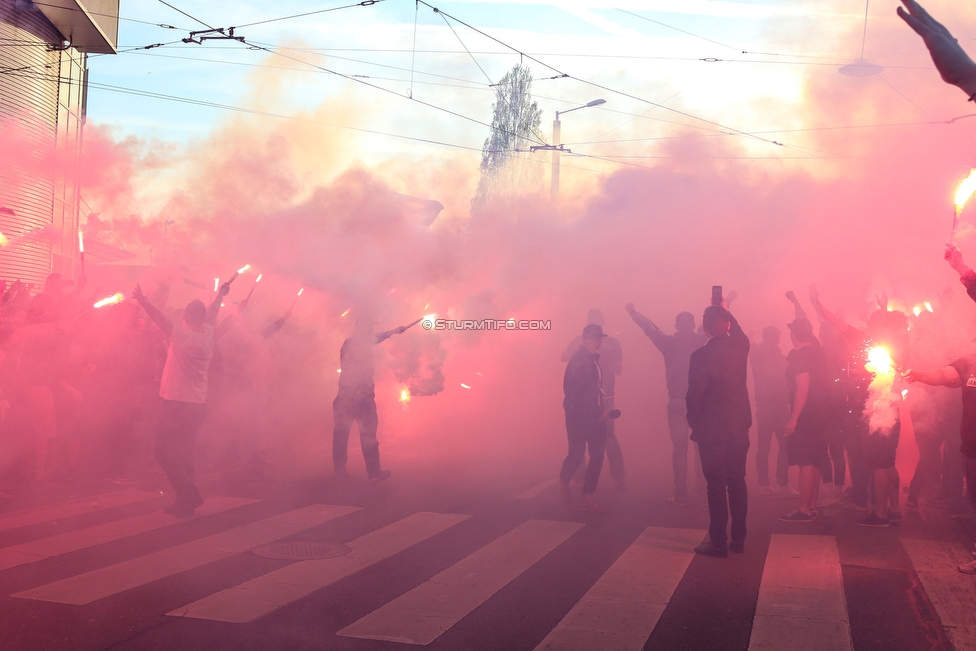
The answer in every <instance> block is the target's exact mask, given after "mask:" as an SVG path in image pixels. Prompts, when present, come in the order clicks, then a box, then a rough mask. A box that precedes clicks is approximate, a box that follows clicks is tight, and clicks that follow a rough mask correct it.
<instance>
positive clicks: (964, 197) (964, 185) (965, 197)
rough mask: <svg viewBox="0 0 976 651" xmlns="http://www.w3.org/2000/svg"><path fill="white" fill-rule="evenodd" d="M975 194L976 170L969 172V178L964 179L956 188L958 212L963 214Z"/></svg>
mask: <svg viewBox="0 0 976 651" xmlns="http://www.w3.org/2000/svg"><path fill="white" fill-rule="evenodd" d="M974 192H976V170H969V176H967V177H966V178H964V179H963V180H962V182H961V183H959V187H958V188H956V212H962V209H963V207H964V206H965V205H966V202H967V201H969V198H970V197H971V196H973V193H974Z"/></svg>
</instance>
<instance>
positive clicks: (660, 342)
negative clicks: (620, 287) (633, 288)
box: [624, 303, 671, 351]
mask: <svg viewBox="0 0 976 651" xmlns="http://www.w3.org/2000/svg"><path fill="white" fill-rule="evenodd" d="M624 309H626V310H627V314H629V315H630V318H631V319H633V320H634V323H636V324H637V327H639V328H640V329H641V330H643V331H644V334H645V335H647V337H648V339H650V340H651V341H652V342H654V345H655V346H657V348H658V350H661V351H663V350H664V349H665V348H666V347H667V346H668V342H670V341H671V338H670V337H669V336H667V335H666V334H664V333H663V332H661V329H660V328H658V327H657V326H656V325H654V322H653V321H651V320H650V319H648V318H647V317H646V316H644V315H643V314H641V313H640V312H638V311H637V310H635V309H634V304H633V303H627V305H626V306H625V308H624Z"/></svg>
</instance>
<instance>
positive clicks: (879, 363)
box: [864, 346, 895, 375]
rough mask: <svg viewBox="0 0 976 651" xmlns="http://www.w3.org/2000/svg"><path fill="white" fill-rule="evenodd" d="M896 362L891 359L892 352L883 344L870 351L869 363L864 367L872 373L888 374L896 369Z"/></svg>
mask: <svg viewBox="0 0 976 651" xmlns="http://www.w3.org/2000/svg"><path fill="white" fill-rule="evenodd" d="M894 367H895V364H894V362H893V361H892V359H891V353H889V352H888V351H887V349H885V348H884V347H882V346H875V347H874V348H872V349H871V350H869V351H868V363H867V364H865V365H864V368H865V369H866V370H867V371H868V372H870V373H878V374H881V375H888V374H890V373H891V372H892V371H893V370H894Z"/></svg>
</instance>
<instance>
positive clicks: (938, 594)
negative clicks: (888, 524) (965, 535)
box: [901, 538, 976, 651]
mask: <svg viewBox="0 0 976 651" xmlns="http://www.w3.org/2000/svg"><path fill="white" fill-rule="evenodd" d="M901 543H902V545H903V546H904V547H905V550H906V551H907V552H908V556H909V557H910V558H911V559H912V565H913V566H915V573H916V574H918V578H919V580H920V581H921V582H922V587H924V588H925V593H926V594H927V595H928V597H929V600H931V601H932V605H933V606H935V611H936V612H937V613H939V619H940V620H942V627H943V629H944V630H945V632H946V635H948V636H949V639H950V640H951V641H952V645H953V646H954V647H955V648H956V651H974V650H976V609H974V608H973V604H976V583H973V578H972V577H970V576H966V575H965V574H962V573H960V572H959V571H958V570H957V569H956V567H957V566H958V565H959V564H961V563H969V562H970V561H972V560H973V557H972V556H971V555H970V554H969V552H968V551H966V549H965V548H964V547H962V546H960V545H957V544H952V543H947V542H939V541H935V540H912V539H909V538H902V541H901Z"/></svg>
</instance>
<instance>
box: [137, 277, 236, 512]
mask: <svg viewBox="0 0 976 651" xmlns="http://www.w3.org/2000/svg"><path fill="white" fill-rule="evenodd" d="M228 292H230V283H224V284H223V285H221V286H220V289H219V291H218V292H217V296H216V297H214V300H213V302H212V303H211V304H210V307H209V308H208V307H206V306H204V304H203V301H200V300H194V301H190V302H189V303H188V304H187V306H186V308H185V309H184V310H183V319H182V323H173V322H172V321H171V320H170V319H169V318H167V317H166V315H165V314H163V313H162V312H161V311H159V309H158V308H157V307H156V306H155V305H153V304H152V303H151V302H150V301H149V299H148V298H146V296H145V294H143V293H142V288H141V287H140V286H139V285H136V287H135V289H134V290H133V291H132V298H133V299H134V300H135V301H136V302H137V303H139V305H141V306H142V307H143V309H145V310H146V314H148V315H149V318H151V319H152V320H153V321H154V322H155V323H156V325H157V326H159V329H160V330H162V331H163V333H164V334H165V335H167V336H168V337H169V349H168V350H167V352H166V365H165V366H164V367H163V377H162V380H161V381H160V384H159V397H160V398H162V399H163V406H162V410H161V411H160V416H159V425H158V426H157V430H156V449H155V453H156V461H157V462H158V463H159V465H160V466H161V467H162V469H163V471H164V472H165V473H166V476H167V477H168V478H169V481H170V483H171V484H172V485H173V490H175V491H176V500H175V501H174V502H173V503H172V504H170V505H169V506H166V507H163V511H164V512H165V513H170V514H172V515H175V516H177V517H180V518H188V517H190V516H191V515H193V511H194V510H195V509H196V508H197V507H199V506H200V505H201V504H203V497H201V495H200V491H199V489H198V488H197V487H196V485H195V484H194V483H193V478H194V464H193V453H194V448H195V447H196V440H197V432H199V430H200V426H201V425H203V420H204V417H205V416H206V410H207V373H208V371H209V370H210V360H211V359H213V352H214V328H213V324H214V321H216V320H217V314H218V313H219V312H220V302H221V301H222V300H223V299H224V296H226V295H227V294H228Z"/></svg>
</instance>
